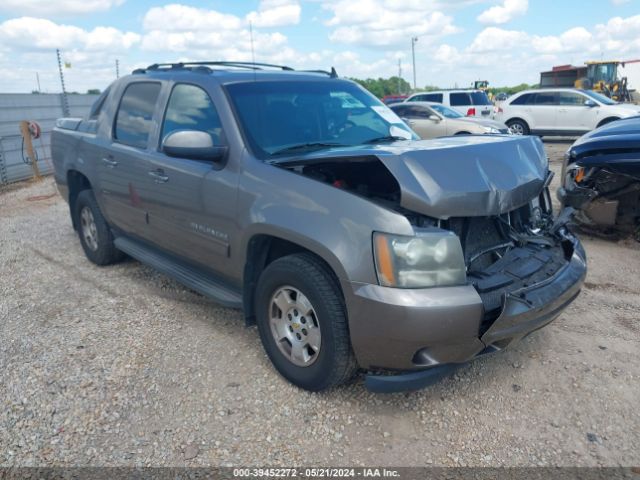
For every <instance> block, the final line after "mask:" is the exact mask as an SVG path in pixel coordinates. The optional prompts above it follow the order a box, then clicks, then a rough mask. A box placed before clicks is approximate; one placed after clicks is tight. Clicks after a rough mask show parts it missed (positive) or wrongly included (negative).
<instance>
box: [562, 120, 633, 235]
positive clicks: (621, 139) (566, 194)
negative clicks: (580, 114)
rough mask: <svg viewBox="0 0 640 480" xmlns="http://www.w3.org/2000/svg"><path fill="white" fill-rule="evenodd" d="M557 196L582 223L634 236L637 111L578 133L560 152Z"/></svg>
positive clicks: (586, 225) (590, 226) (606, 230)
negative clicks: (560, 160)
mask: <svg viewBox="0 0 640 480" xmlns="http://www.w3.org/2000/svg"><path fill="white" fill-rule="evenodd" d="M558 198H559V199H560V201H561V202H562V204H563V206H569V207H573V208H575V209H576V210H577V213H576V215H575V219H576V220H577V221H578V222H579V223H580V224H581V225H582V226H583V227H587V228H595V229H598V230H600V231H605V232H607V233H609V232H611V233H614V234H617V233H622V234H630V233H631V234H634V235H635V237H636V238H637V239H638V241H640V116H635V117H628V118H625V119H623V120H618V121H615V122H611V123H608V124H606V125H604V126H602V127H600V128H598V129H596V130H594V131H592V132H590V133H587V134H586V135H584V136H582V137H581V138H579V139H578V140H577V141H576V142H575V143H574V144H573V145H572V146H571V148H570V149H569V150H568V151H567V154H566V156H565V159H564V164H563V166H562V178H561V187H560V189H559V190H558Z"/></svg>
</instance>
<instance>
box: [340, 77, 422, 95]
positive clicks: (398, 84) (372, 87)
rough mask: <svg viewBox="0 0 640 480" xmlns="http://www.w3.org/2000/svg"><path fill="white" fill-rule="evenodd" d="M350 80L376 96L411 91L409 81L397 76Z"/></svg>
mask: <svg viewBox="0 0 640 480" xmlns="http://www.w3.org/2000/svg"><path fill="white" fill-rule="evenodd" d="M351 80H353V81H354V82H357V83H359V84H360V85H362V86H363V87H364V88H366V89H367V90H369V91H370V92H371V93H372V94H373V95H375V96H376V97H378V98H382V97H384V96H385V95H398V94H405V95H406V94H407V93H409V92H410V91H411V85H409V82H407V81H406V80H405V79H404V78H398V77H397V76H393V77H390V78H367V79H365V80H362V79H359V78H352V79H351Z"/></svg>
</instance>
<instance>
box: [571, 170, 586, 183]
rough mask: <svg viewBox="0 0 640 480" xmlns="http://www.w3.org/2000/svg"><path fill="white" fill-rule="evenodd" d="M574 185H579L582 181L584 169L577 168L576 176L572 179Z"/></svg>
mask: <svg viewBox="0 0 640 480" xmlns="http://www.w3.org/2000/svg"><path fill="white" fill-rule="evenodd" d="M573 179H574V180H575V181H576V183H580V182H581V181H582V180H583V179H584V168H579V169H577V170H576V175H575V177H573Z"/></svg>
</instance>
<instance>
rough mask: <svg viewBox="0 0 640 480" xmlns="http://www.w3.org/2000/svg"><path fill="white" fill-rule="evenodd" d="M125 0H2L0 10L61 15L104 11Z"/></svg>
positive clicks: (22, 13) (15, 12)
mask: <svg viewBox="0 0 640 480" xmlns="http://www.w3.org/2000/svg"><path fill="white" fill-rule="evenodd" d="M124 1H125V0H55V1H54V0H2V3H0V10H2V11H5V12H10V13H14V14H20V15H39V16H62V15H74V14H87V13H94V12H104V11H106V10H109V9H111V8H112V7H116V6H118V5H122V4H123V3H124Z"/></svg>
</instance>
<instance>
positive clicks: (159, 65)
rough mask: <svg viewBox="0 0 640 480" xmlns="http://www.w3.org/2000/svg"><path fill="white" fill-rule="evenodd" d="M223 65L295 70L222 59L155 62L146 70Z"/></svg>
mask: <svg viewBox="0 0 640 480" xmlns="http://www.w3.org/2000/svg"><path fill="white" fill-rule="evenodd" d="M209 65H212V66H221V67H238V68H248V69H251V70H262V67H267V68H279V69H281V70H293V68H291V67H288V66H286V65H275V64H272V63H259V62H233V61H224V62H223V61H220V62H177V63H154V64H153V65H149V66H148V67H147V68H146V70H160V69H163V68H165V69H166V68H172V69H173V68H176V69H178V68H189V67H190V66H209Z"/></svg>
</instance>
